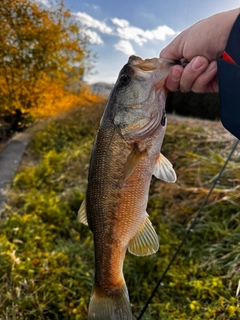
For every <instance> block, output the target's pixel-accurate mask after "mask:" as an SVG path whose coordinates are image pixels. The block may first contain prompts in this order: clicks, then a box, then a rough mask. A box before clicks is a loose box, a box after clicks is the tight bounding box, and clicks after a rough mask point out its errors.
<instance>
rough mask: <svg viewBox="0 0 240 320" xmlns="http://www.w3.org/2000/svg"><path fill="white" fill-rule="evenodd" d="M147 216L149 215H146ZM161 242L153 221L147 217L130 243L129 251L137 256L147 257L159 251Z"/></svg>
mask: <svg viewBox="0 0 240 320" xmlns="http://www.w3.org/2000/svg"><path fill="white" fill-rule="evenodd" d="M146 215H147V213H146ZM158 248H159V240H158V236H157V234H156V231H155V230H154V229H153V226H152V223H151V221H150V220H149V219H148V217H147V216H146V219H145V221H144V223H143V224H142V226H141V228H140V230H139V231H138V233H137V234H136V236H135V237H134V238H133V239H132V240H131V241H130V243H129V247H128V251H129V252H131V253H132V254H134V255H136V256H147V255H149V254H153V253H155V252H156V251H158Z"/></svg>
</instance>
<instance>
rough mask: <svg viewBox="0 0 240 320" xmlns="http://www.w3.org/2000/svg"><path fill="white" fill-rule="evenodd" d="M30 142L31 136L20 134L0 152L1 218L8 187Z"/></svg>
mask: <svg viewBox="0 0 240 320" xmlns="http://www.w3.org/2000/svg"><path fill="white" fill-rule="evenodd" d="M29 141H30V134H28V133H26V132H25V133H18V134H16V135H15V136H14V137H13V138H12V139H11V140H10V141H9V142H8V144H7V145H6V146H5V148H4V149H3V150H1V152H0V216H1V212H2V210H3V208H4V202H5V194H6V191H7V187H8V186H9V185H10V184H11V182H12V179H13V177H14V174H15V172H16V170H17V168H18V166H19V164H20V162H21V159H22V156H23V153H24V151H25V149H26V147H27V145H28V143H29Z"/></svg>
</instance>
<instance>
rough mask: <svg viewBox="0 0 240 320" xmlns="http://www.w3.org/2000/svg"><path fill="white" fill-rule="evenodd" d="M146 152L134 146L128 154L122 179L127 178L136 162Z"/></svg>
mask: <svg viewBox="0 0 240 320" xmlns="http://www.w3.org/2000/svg"><path fill="white" fill-rule="evenodd" d="M145 154H146V152H145V151H142V152H141V151H139V150H138V149H137V147H134V148H133V149H132V151H131V153H130V154H129V156H128V158H127V161H126V165H125V168H124V173H123V181H125V180H127V178H128V177H129V176H130V175H131V174H132V173H133V171H134V170H135V168H136V166H137V164H138V163H139V161H140V160H141V159H142V157H143V156H144V155H145Z"/></svg>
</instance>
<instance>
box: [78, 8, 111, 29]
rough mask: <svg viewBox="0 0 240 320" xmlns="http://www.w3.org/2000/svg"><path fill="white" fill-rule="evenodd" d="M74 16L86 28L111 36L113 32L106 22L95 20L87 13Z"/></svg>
mask: <svg viewBox="0 0 240 320" xmlns="http://www.w3.org/2000/svg"><path fill="white" fill-rule="evenodd" d="M72 15H73V16H75V18H76V19H77V20H78V21H80V22H81V23H82V24H83V25H84V26H87V27H89V28H94V29H98V30H99V31H101V32H102V33H107V34H111V33H112V32H113V30H112V28H111V27H109V26H107V24H106V23H105V22H103V21H99V20H97V19H94V18H93V17H91V16H89V15H88V14H87V13H85V12H77V13H72Z"/></svg>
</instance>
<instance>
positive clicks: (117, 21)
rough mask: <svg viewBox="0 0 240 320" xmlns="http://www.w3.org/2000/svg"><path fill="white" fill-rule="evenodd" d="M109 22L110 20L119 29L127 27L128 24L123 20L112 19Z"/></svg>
mask: <svg viewBox="0 0 240 320" xmlns="http://www.w3.org/2000/svg"><path fill="white" fill-rule="evenodd" d="M111 20H112V23H114V24H116V25H117V26H119V27H121V28H124V27H128V26H129V22H128V21H127V20H125V19H118V18H113V19H111Z"/></svg>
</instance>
